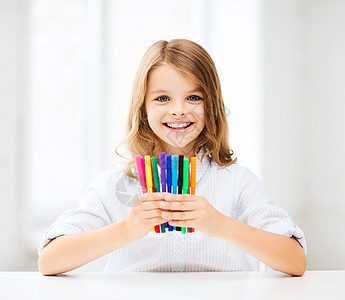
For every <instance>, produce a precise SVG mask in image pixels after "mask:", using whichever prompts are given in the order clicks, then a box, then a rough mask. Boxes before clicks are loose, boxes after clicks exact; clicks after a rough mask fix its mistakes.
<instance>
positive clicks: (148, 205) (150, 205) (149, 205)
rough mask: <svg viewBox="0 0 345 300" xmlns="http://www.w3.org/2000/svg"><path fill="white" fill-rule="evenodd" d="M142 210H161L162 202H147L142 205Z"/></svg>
mask: <svg viewBox="0 0 345 300" xmlns="http://www.w3.org/2000/svg"><path fill="white" fill-rule="evenodd" d="M141 208H142V209H143V210H153V209H156V208H160V202H159V201H146V202H144V203H142V204H141Z"/></svg>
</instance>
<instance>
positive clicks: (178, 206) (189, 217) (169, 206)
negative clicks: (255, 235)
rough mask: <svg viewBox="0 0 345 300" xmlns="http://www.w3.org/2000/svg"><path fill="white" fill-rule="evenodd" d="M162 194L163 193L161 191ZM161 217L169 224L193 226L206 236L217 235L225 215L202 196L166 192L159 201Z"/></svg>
mask: <svg viewBox="0 0 345 300" xmlns="http://www.w3.org/2000/svg"><path fill="white" fill-rule="evenodd" d="M162 194H163V193H162ZM159 207H160V208H161V209H162V214H161V216H162V218H163V220H164V221H165V222H169V224H170V225H171V226H179V227H193V228H195V229H196V230H199V231H201V232H202V233H204V234H205V235H207V236H217V234H219V231H220V230H219V229H220V226H221V222H222V220H224V217H225V215H223V214H222V213H221V212H219V211H218V210H216V209H215V208H214V207H213V206H212V205H211V204H210V203H209V202H208V201H207V200H206V199H205V198H204V197H202V196H196V195H190V194H184V195H181V194H170V193H167V195H165V197H164V199H163V200H162V201H159Z"/></svg>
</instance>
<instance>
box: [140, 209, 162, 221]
mask: <svg viewBox="0 0 345 300" xmlns="http://www.w3.org/2000/svg"><path fill="white" fill-rule="evenodd" d="M161 214H162V211H161V210H160V209H153V210H149V211H144V212H142V214H141V216H142V217H143V218H145V219H152V218H156V217H160V218H161Z"/></svg>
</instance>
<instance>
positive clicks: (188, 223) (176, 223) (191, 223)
mask: <svg viewBox="0 0 345 300" xmlns="http://www.w3.org/2000/svg"><path fill="white" fill-rule="evenodd" d="M169 225H170V226H178V227H195V221H193V220H183V221H169Z"/></svg>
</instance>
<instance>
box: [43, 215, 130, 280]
mask: <svg viewBox="0 0 345 300" xmlns="http://www.w3.org/2000/svg"><path fill="white" fill-rule="evenodd" d="M132 240H133V239H132V238H130V235H128V234H127V233H126V227H125V222H124V221H121V222H118V223H114V224H110V225H108V226H105V227H102V228H99V229H96V230H92V231H89V232H83V233H77V234H68V235H63V236H60V237H58V238H56V239H54V240H52V241H51V242H50V243H49V244H47V246H45V248H44V249H43V251H42V253H41V255H40V257H39V259H38V267H39V271H40V272H41V273H42V274H43V275H55V274H60V273H63V272H67V271H71V270H74V269H76V268H78V267H80V266H82V265H84V264H86V263H88V262H91V261H93V260H95V259H97V258H99V257H101V256H103V255H106V254H108V253H109V252H111V251H114V250H116V249H118V248H120V247H122V246H124V245H126V244H128V243H130V242H132Z"/></svg>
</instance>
